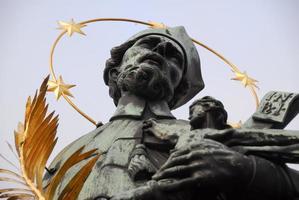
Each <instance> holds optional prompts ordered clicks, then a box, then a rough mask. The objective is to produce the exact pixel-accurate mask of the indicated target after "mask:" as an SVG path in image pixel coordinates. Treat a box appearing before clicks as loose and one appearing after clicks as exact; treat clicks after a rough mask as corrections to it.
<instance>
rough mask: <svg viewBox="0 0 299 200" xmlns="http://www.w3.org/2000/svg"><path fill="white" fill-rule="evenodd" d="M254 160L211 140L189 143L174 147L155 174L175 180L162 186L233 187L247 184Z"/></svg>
mask: <svg viewBox="0 0 299 200" xmlns="http://www.w3.org/2000/svg"><path fill="white" fill-rule="evenodd" d="M252 166H253V164H252V160H251V159H250V158H249V157H247V156H245V155H243V154H240V153H238V152H235V151H233V150H231V149H229V148H228V147H226V146H224V145H222V144H220V143H218V142H215V141H212V140H209V139H203V140H201V141H198V140H197V141H196V142H190V143H188V144H186V145H185V146H184V147H182V148H180V149H177V150H175V151H174V152H172V154H171V155H170V157H169V159H168V160H167V162H166V163H165V164H164V165H163V166H162V167H161V168H160V169H159V171H158V172H157V173H156V174H155V175H154V176H153V179H154V180H162V179H176V180H177V181H175V182H173V183H172V184H167V185H164V186H162V188H161V189H163V187H164V189H166V190H176V189H182V188H188V187H194V186H197V187H200V188H208V189H215V190H217V191H220V190H218V189H221V191H224V190H229V189H233V187H235V186H240V187H242V186H243V187H245V186H246V185H247V184H248V183H249V182H250V179H251V177H252V174H253V167H252Z"/></svg>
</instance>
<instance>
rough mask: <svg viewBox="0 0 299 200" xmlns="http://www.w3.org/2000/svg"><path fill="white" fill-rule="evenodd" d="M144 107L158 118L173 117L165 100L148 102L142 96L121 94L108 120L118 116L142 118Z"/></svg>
mask: <svg viewBox="0 0 299 200" xmlns="http://www.w3.org/2000/svg"><path fill="white" fill-rule="evenodd" d="M146 108H149V110H150V111H151V112H152V113H153V114H154V115H155V116H156V117H157V118H160V119H175V117H174V116H173V115H172V114H171V112H170V109H169V107H168V104H167V103H166V101H154V102H152V101H151V102H148V101H146V100H145V99H143V98H140V97H137V96H135V95H132V94H128V93H126V94H123V96H122V97H121V98H120V99H119V101H118V105H117V108H116V111H115V112H114V114H113V116H112V117H111V118H110V121H112V120H114V119H118V118H128V117H129V118H135V119H142V117H143V113H144V111H145V109H146Z"/></svg>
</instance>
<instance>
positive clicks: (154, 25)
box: [149, 21, 167, 28]
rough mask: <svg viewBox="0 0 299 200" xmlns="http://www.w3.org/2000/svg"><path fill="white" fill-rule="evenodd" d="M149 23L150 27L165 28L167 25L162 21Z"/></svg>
mask: <svg viewBox="0 0 299 200" xmlns="http://www.w3.org/2000/svg"><path fill="white" fill-rule="evenodd" d="M149 23H150V27H151V28H167V26H166V25H165V24H163V23H159V22H151V21H150V22H149Z"/></svg>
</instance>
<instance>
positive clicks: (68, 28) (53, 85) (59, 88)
mask: <svg viewBox="0 0 299 200" xmlns="http://www.w3.org/2000/svg"><path fill="white" fill-rule="evenodd" d="M102 21H118V22H130V23H135V24H142V25H146V26H149V27H150V28H167V26H166V25H164V24H163V23H157V22H144V21H139V20H134V19H126V18H97V19H91V20H86V21H82V22H79V23H75V22H74V20H73V19H72V20H71V22H63V21H59V22H58V24H59V25H60V27H59V29H62V32H61V33H60V34H59V35H58V37H57V38H56V40H55V41H54V43H53V45H52V47H51V51H50V74H51V77H52V78H53V80H52V81H49V86H50V88H49V91H52V92H55V94H56V98H57V100H58V99H59V97H60V96H62V97H63V98H64V99H65V100H66V101H67V102H68V103H69V104H70V105H71V106H72V107H73V108H74V109H75V110H76V111H77V112H78V113H79V114H80V115H82V116H83V117H84V118H86V119H87V120H88V121H89V122H91V123H92V124H94V125H97V122H96V121H95V120H94V119H92V118H91V117H90V116H88V115H87V114H86V113H85V112H83V111H82V110H81V109H79V108H78V106H76V105H75V104H74V102H73V101H72V100H71V99H70V98H69V97H68V96H72V95H71V93H70V92H69V91H68V90H69V89H70V88H71V87H74V86H75V85H68V84H65V83H64V82H63V80H62V77H61V76H60V77H59V79H57V77H56V75H55V72H54V67H53V57H54V51H55V48H56V46H57V44H58V42H59V41H60V39H61V38H62V37H63V36H64V35H65V34H68V35H69V36H72V34H73V33H75V32H76V33H79V34H82V35H85V33H84V32H83V31H82V30H81V28H83V27H85V26H86V25H87V24H90V23H94V22H102ZM191 40H192V41H193V42H194V43H195V44H197V45H199V46H201V47H203V48H205V49H207V50H208V51H210V52H212V53H213V54H214V55H216V56H217V57H218V58H220V59H221V60H222V61H223V62H225V63H226V64H227V65H228V66H229V67H230V68H231V70H232V72H233V73H234V74H235V77H234V78H232V80H236V81H240V82H241V83H242V84H243V85H244V86H245V87H248V88H249V89H250V92H251V93H252V96H253V97H254V100H255V104H256V108H257V107H258V105H259V98H258V96H257V93H256V88H258V87H257V85H256V82H257V80H255V79H253V78H251V77H249V76H248V75H247V74H246V72H241V71H240V70H239V69H238V67H237V66H236V65H234V64H233V63H232V62H230V61H229V60H228V59H226V58H225V57H224V56H223V55H221V54H220V53H218V52H217V51H215V50H214V49H212V48H210V47H208V46H207V45H205V44H203V43H202V42H200V41H198V40H196V39H193V38H191Z"/></svg>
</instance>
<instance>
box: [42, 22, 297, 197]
mask: <svg viewBox="0 0 299 200" xmlns="http://www.w3.org/2000/svg"><path fill="white" fill-rule="evenodd" d="M104 80H105V83H106V85H108V86H109V94H110V96H111V97H112V98H113V100H114V103H115V105H116V106H117V108H116V111H115V113H114V115H113V116H112V117H111V119H110V122H109V123H107V124H104V125H102V126H99V127H98V128H97V129H96V130H94V131H92V132H91V133H89V134H87V135H85V136H83V137H81V138H79V139H78V140H76V141H75V142H73V143H71V144H70V145H68V146H67V147H66V148H65V149H64V150H63V151H62V152H61V153H60V154H59V155H58V156H57V157H56V159H55V160H54V161H53V163H52V164H51V166H50V168H51V169H50V172H52V173H55V170H57V169H58V168H59V167H60V166H61V165H62V163H63V162H64V161H65V160H66V159H67V158H68V157H69V156H70V155H71V154H72V153H73V152H75V151H76V150H78V147H79V146H82V145H83V144H84V145H85V149H84V151H88V150H90V149H94V148H97V149H98V152H101V153H102V157H101V158H100V159H99V160H98V161H97V163H96V165H95V167H94V169H93V170H92V172H91V174H90V175H89V177H88V178H87V179H86V181H85V184H84V187H83V188H82V190H81V193H80V195H79V199H99V200H108V199H111V200H121V199H122V200H129V199H130V200H135V199H136V200H137V199H141V200H145V199H151V200H152V199H153V200H154V199H166V200H167V199H169V200H170V199H180V200H193V199H194V200H195V199H203V200H216V199H223V200H224V199H227V200H233V199H271V200H273V199H281V200H285V199H294V198H295V197H298V192H297V190H298V189H299V187H298V185H297V184H299V181H298V180H299V179H298V178H299V175H298V174H297V172H296V171H293V170H291V169H289V168H288V167H287V166H286V165H285V163H286V162H298V158H299V157H298V153H296V152H295V150H296V148H297V146H296V145H297V144H298V142H299V136H298V135H296V134H297V132H291V131H283V130H272V129H265V130H264V129H258V128H257V127H256V126H254V124H255V122H254V119H252V121H250V122H248V124H247V125H248V126H247V127H246V128H244V129H232V128H230V127H229V126H228V125H227V124H226V119H227V114H226V111H225V110H224V107H223V105H222V103H221V102H218V101H214V102H212V101H210V100H211V98H206V99H202V100H201V101H200V102H201V103H203V102H209V103H208V104H209V105H208V106H211V107H213V106H214V108H217V109H214V110H212V109H211V110H206V111H207V112H208V111H210V112H211V113H210V114H207V116H208V118H205V117H197V118H196V117H195V115H193V113H192V112H196V110H194V111H192V112H191V116H190V120H191V126H190V124H189V122H188V121H185V120H178V119H176V118H175V117H174V116H173V115H172V114H171V112H170V110H172V109H175V108H177V107H179V106H181V105H183V104H185V103H186V102H188V101H189V100H190V99H191V98H193V97H194V96H195V95H196V94H197V93H198V92H200V91H201V90H202V89H203V87H204V83H203V80H202V77H201V71H200V60H199V56H198V54H197V50H196V48H195V47H194V45H193V43H192V41H191V39H190V38H189V36H188V35H187V33H186V31H185V29H184V28H183V27H175V28H166V29H149V30H145V31H142V32H140V33H138V34H137V35H135V36H133V37H132V38H130V39H129V40H128V41H127V42H125V43H124V44H122V45H120V46H118V47H115V48H113V49H112V50H111V58H110V59H108V60H107V62H106V68H105V71H104ZM211 102H212V103H211ZM197 103H198V102H197ZM195 106H196V103H195V104H193V105H192V106H191V110H192V107H195ZM201 106H202V105H201ZM223 111H224V112H223ZM198 120H212V121H211V122H209V123H207V122H205V123H201V121H198ZM212 122H213V123H212ZM191 127H192V128H191ZM263 147H264V148H263ZM82 165H84V162H81V163H79V164H77V165H76V166H75V167H73V168H72V169H71V170H70V171H69V172H67V173H66V174H65V177H64V180H63V181H62V182H61V188H62V187H63V186H64V185H66V184H67V183H68V181H69V180H70V178H71V177H72V176H73V175H74V174H75V172H77V171H78V170H79V169H80V167H81V166H82ZM52 173H48V174H46V176H45V179H44V187H47V183H48V182H49V180H51V176H52V175H53V174H52ZM297 179H298V180H297ZM60 192H61V189H60V188H58V189H57V191H56V197H57V195H58V194H59V193H60Z"/></svg>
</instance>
